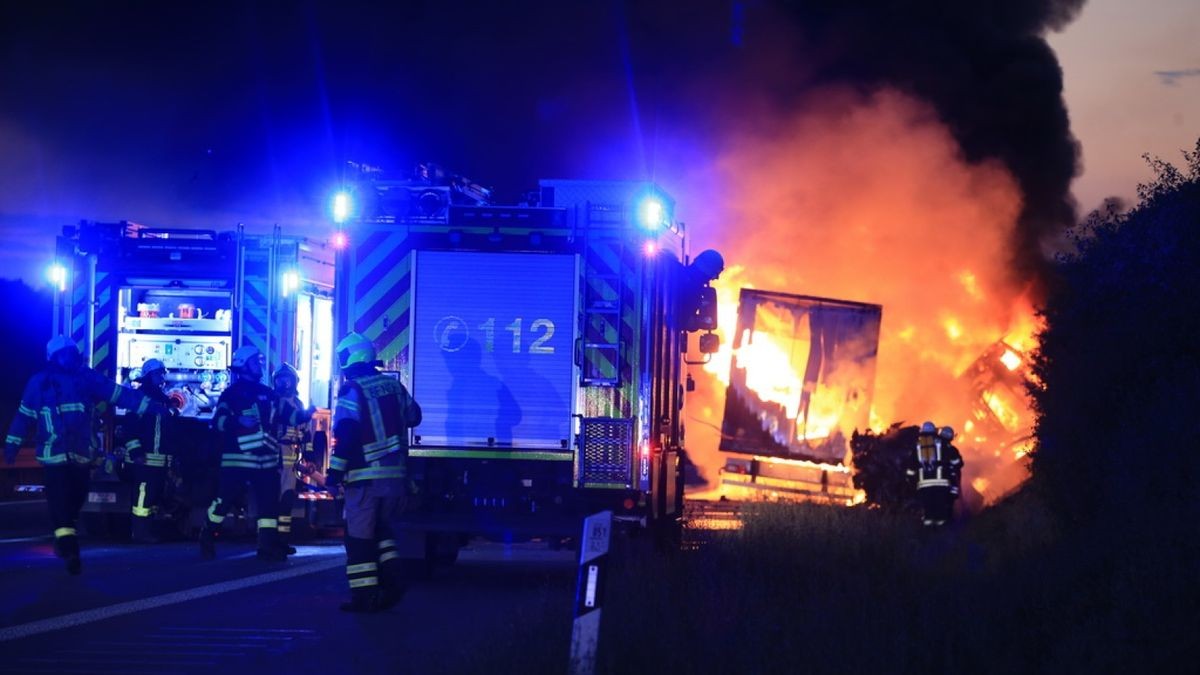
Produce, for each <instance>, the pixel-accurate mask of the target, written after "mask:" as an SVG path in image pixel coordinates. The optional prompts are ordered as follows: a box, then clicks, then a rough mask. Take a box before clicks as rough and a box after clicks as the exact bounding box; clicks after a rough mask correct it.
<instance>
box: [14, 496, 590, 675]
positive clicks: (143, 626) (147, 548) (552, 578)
mask: <svg viewBox="0 0 1200 675" xmlns="http://www.w3.org/2000/svg"><path fill="white" fill-rule="evenodd" d="M20 508H21V510H22V511H25V510H26V509H27V508H28V507H20ZM13 512H14V509H7V512H6V510H5V508H4V507H3V506H0V655H2V656H0V673H30V674H32V673H123V674H126V675H138V674H142V673H154V674H156V675H163V674H166V673H184V674H190V673H212V672H213V671H214V670H218V669H219V670H223V671H225V672H226V673H242V672H278V671H285V672H286V671H295V670H303V671H304V672H314V671H319V672H322V673H456V672H493V673H495V672H525V670H524V669H523V668H522V667H521V664H514V663H494V662H493V661H492V659H491V655H492V654H493V653H494V650H495V648H496V645H495V642H497V641H503V640H504V639H505V638H506V637H507V636H511V635H513V634H514V629H513V624H514V622H516V621H521V620H522V617H530V616H534V615H536V616H539V617H545V616H547V615H552V616H553V615H557V616H559V617H561V622H558V621H552V622H550V623H551V624H552V625H555V626H558V625H561V636H560V637H561V640H562V641H563V642H564V644H565V642H566V641H568V640H569V639H570V631H571V628H570V624H571V612H572V598H573V593H574V581H575V572H576V563H575V554H574V553H573V552H571V551H568V550H559V551H554V550H550V549H549V547H547V546H546V545H544V544H541V543H539V542H528V543H522V544H509V545H505V544H499V543H491V542H485V541H473V542H471V544H470V545H469V546H468V547H467V548H465V549H464V550H463V551H462V553H461V554H460V557H459V561H458V563H456V564H455V565H453V566H451V567H447V568H439V569H438V570H437V571H436V572H435V573H434V574H433V576H432V577H431V578H429V579H427V580H424V581H421V582H418V583H417V585H416V586H415V587H414V588H413V589H412V590H411V591H410V592H409V593H408V594H407V595H406V596H405V598H404V600H403V601H402V602H401V603H400V604H399V605H398V606H397V607H395V608H393V609H392V610H389V611H388V612H385V613H381V614H375V615H356V614H347V613H343V612H341V611H339V610H338V609H337V605H338V604H339V603H340V602H341V601H342V600H344V599H345V598H346V597H347V589H346V580H345V573H344V565H345V555H344V553H343V550H342V547H341V544H340V542H339V541H336V540H328V541H314V542H309V543H304V544H302V545H300V546H299V547H298V548H299V552H298V553H297V554H296V555H295V556H292V557H291V558H290V559H289V561H288V562H286V563H267V562H263V561H259V560H257V559H256V558H255V557H254V545H253V543H252V542H250V541H248V540H246V541H234V542H223V543H222V544H221V545H220V546H219V549H218V557H217V559H216V560H212V561H203V560H201V559H200V557H199V552H198V548H197V545H196V544H195V543H194V542H178V543H169V544H157V545H135V544H121V543H112V542H106V541H101V540H94V539H93V540H88V539H85V540H84V542H83V551H84V553H83V559H84V571H83V574H82V575H80V576H77V577H72V576H69V575H67V574H66V572H65V571H64V570H63V566H62V563H61V561H59V560H58V559H56V558H55V557H54V556H53V553H52V550H51V541H50V538H49V537H48V536H46V535H44V534H38V533H36V532H30V531H29V530H30V529H31V522H30V521H29V520H28V519H20V518H16V519H14V518H13V517H12V515H13ZM22 523H24V524H22ZM42 532H44V530H42ZM564 651H565V650H564ZM504 653H509V654H511V650H508V651H507V652H504ZM565 669H566V664H565V663H564V664H563V670H565Z"/></svg>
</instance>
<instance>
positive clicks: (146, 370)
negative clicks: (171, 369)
mask: <svg viewBox="0 0 1200 675" xmlns="http://www.w3.org/2000/svg"><path fill="white" fill-rule="evenodd" d="M166 369H167V367H166V366H165V365H163V362H162V361H159V360H158V359H146V362H145V363H143V364H142V374H141V375H139V376H138V379H139V380H145V379H146V378H147V377H149V376H150V373H153V372H156V371H159V370H164V371H165V370H166Z"/></svg>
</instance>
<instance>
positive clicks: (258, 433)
mask: <svg viewBox="0 0 1200 675" xmlns="http://www.w3.org/2000/svg"><path fill="white" fill-rule="evenodd" d="M263 360H264V359H263V355H262V352H260V351H258V348H257V347H253V346H250V345H246V346H243V347H240V348H238V349H237V351H235V352H234V353H233V359H232V364H231V365H232V371H233V376H234V381H233V383H232V384H230V385H229V388H228V389H226V390H225V391H224V392H222V393H221V398H220V399H219V400H218V401H217V408H216V410H215V411H214V412H213V418H212V425H213V429H215V430H216V431H217V434H218V435H219V436H220V438H221V473H220V477H219V479H218V485H219V487H218V491H217V497H216V499H214V500H213V503H212V505H211V506H209V507H208V521H207V522H206V523H205V524H204V527H203V528H201V530H200V555H201V557H203V558H205V559H211V558H214V557H215V556H216V544H215V539H216V534H217V531H218V530H220V528H221V523H223V522H224V521H225V517H226V516H227V515H229V513H230V511H232V510H233V505H234V503H235V502H236V501H237V500H238V498H239V497H240V496H241V494H242V492H243V490H244V489H245V487H246V485H247V484H249V486H250V489H251V490H252V491H253V493H254V499H255V503H256V504H257V506H258V523H257V525H258V528H257V530H258V557H259V558H260V559H262V560H269V561H275V562H282V561H284V560H286V559H287V550H286V549H285V548H284V547H283V546H282V545H281V544H280V542H279V530H278V527H279V521H278V514H279V441H278V439H277V438H276V437H275V430H276V429H277V428H278V425H279V423H280V420H286V422H287V423H288V424H301V423H303V422H306V421H308V419H309V418H311V417H312V413H311V412H310V411H307V410H300V409H297V408H292V407H291V406H279V405H277V403H276V400H277V397H276V396H275V392H274V391H273V390H272V389H271V388H270V387H267V386H266V385H265V384H263V383H262V381H261V380H262V376H263Z"/></svg>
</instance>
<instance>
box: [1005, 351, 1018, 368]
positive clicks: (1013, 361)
mask: <svg viewBox="0 0 1200 675" xmlns="http://www.w3.org/2000/svg"><path fill="white" fill-rule="evenodd" d="M1000 363H1003V364H1004V367H1005V368H1008V369H1009V370H1016V369H1017V368H1019V367H1020V366H1021V357H1020V356H1017V354H1016V352H1014V351H1013V350H1011V349H1006V350H1004V354H1003V355H1002V356H1001V357H1000Z"/></svg>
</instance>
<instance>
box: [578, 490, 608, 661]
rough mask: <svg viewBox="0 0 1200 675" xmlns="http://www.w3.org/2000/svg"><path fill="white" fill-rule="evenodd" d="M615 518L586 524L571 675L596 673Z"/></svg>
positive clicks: (589, 520) (603, 517) (597, 518)
mask: <svg viewBox="0 0 1200 675" xmlns="http://www.w3.org/2000/svg"><path fill="white" fill-rule="evenodd" d="M612 515H613V514H612V511H601V512H600V513H596V514H593V515H590V516H588V517H587V518H585V519H584V521H583V537H582V538H581V539H580V540H579V577H578V581H577V582H576V585H575V624H574V627H573V628H572V630H571V664H570V668H569V669H568V671H567V672H569V673H571V675H592V673H594V672H595V670H596V643H597V642H598V640H599V637H600V608H601V606H602V605H603V604H604V579H605V567H606V566H607V564H608V543H609V539H610V537H611V535H612Z"/></svg>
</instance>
